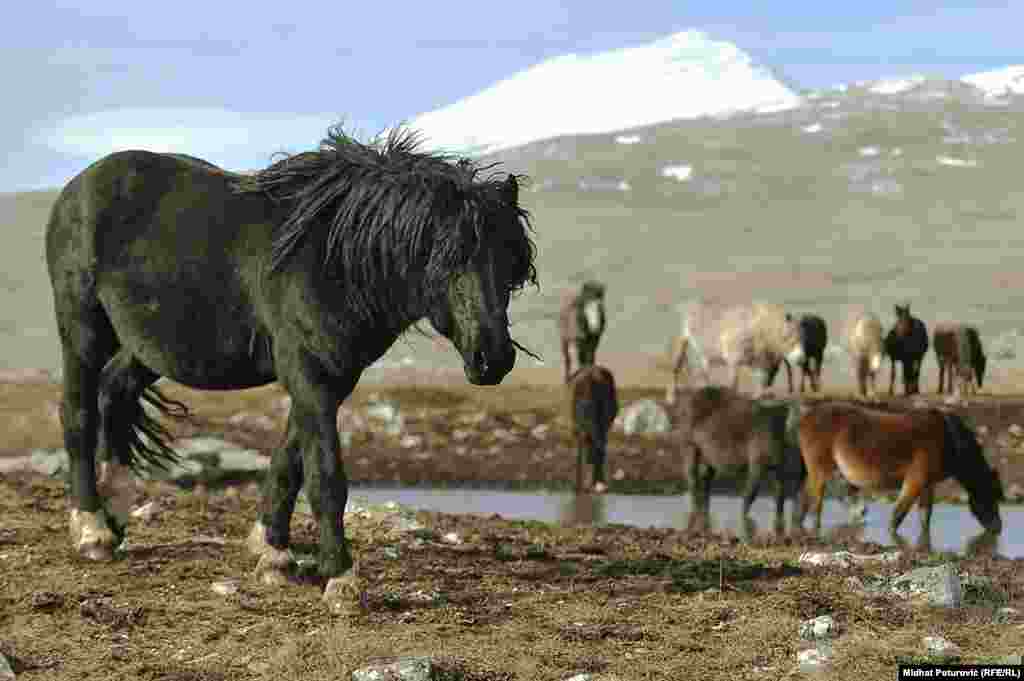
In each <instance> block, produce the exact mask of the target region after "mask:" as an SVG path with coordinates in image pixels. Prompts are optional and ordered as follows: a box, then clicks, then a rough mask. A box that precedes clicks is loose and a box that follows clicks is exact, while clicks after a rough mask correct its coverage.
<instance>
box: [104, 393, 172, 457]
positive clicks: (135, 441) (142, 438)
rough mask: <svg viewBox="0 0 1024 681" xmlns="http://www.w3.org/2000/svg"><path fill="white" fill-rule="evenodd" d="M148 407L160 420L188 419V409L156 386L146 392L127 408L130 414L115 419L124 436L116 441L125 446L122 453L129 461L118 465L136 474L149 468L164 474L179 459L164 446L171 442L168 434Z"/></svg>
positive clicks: (170, 436)
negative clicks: (154, 468) (130, 468)
mask: <svg viewBox="0 0 1024 681" xmlns="http://www.w3.org/2000/svg"><path fill="white" fill-rule="evenodd" d="M147 405H148V406H150V407H152V408H153V409H155V410H156V411H157V412H158V413H159V414H161V415H163V416H168V417H171V418H175V419H185V418H188V416H189V411H188V407H187V406H185V404H183V403H182V402H179V401H177V400H172V399H170V398H168V397H166V396H165V395H164V394H163V393H161V392H160V390H159V389H157V388H156V387H155V386H149V387H148V388H146V390H145V391H144V392H143V393H142V398H141V399H140V400H138V401H136V402H133V403H132V404H131V406H129V407H128V409H130V410H131V413H129V414H124V415H122V418H119V419H116V421H117V422H118V423H120V424H121V426H120V427H121V428H123V433H121V437H120V438H117V439H116V440H115V441H117V442H123V443H125V444H126V445H127V446H126V447H124V449H123V450H122V451H123V452H125V453H126V454H127V456H128V457H129V460H128V461H121V463H124V464H128V465H130V466H131V467H132V468H133V469H136V470H140V469H143V468H146V467H150V466H153V467H157V468H160V469H163V470H167V469H168V468H169V467H170V466H171V465H172V464H174V463H176V462H177V461H178V460H179V459H180V457H179V456H178V454H177V452H175V451H174V449H172V448H171V446H170V445H168V444H167V442H168V440H170V439H171V438H172V435H171V433H170V431H168V430H167V428H166V427H165V426H164V425H163V424H162V423H160V421H159V420H157V418H156V416H154V415H153V414H152V413H150V412H148V411H147V410H146V406H147Z"/></svg>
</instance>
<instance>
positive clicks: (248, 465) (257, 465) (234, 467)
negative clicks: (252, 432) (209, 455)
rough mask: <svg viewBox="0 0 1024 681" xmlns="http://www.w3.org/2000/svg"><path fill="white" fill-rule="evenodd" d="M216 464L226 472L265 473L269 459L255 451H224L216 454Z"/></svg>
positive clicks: (268, 466) (268, 465)
mask: <svg viewBox="0 0 1024 681" xmlns="http://www.w3.org/2000/svg"><path fill="white" fill-rule="evenodd" d="M217 463H218V464H219V465H220V467H221V468H222V469H224V470H226V471H265V470H266V469H268V468H270V457H269V456H265V455H263V454H260V453H259V452H258V451H256V450H255V449H225V450H223V451H221V452H219V453H218V455H217Z"/></svg>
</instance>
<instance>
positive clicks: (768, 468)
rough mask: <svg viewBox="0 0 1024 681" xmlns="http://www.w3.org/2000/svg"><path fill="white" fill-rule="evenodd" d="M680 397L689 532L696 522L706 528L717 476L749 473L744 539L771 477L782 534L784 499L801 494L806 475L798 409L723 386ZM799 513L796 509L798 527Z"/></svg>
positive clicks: (678, 409)
mask: <svg viewBox="0 0 1024 681" xmlns="http://www.w3.org/2000/svg"><path fill="white" fill-rule="evenodd" d="M678 398H679V399H678V401H677V403H676V413H677V416H678V423H679V428H680V431H681V433H682V437H681V442H680V445H681V450H682V451H681V453H682V455H683V456H684V457H685V456H686V455H687V454H688V453H689V452H692V456H691V458H690V467H689V483H690V490H691V491H690V495H691V498H692V500H693V504H692V509H693V510H692V511H691V514H690V528H691V529H692V528H693V527H694V526H695V524H697V522H698V521H700V523H701V524H702V525H703V526H706V524H707V519H708V511H709V505H710V493H711V481H712V479H713V478H714V477H715V474H716V473H731V474H742V473H744V472H745V473H746V480H747V482H746V487H745V488H744V492H743V521H744V524H743V534H744V535H749V533H750V523H749V517H750V507H751V506H752V505H753V503H754V500H755V499H756V498H757V491H758V489H759V487H760V486H761V483H762V482H763V481H764V480H765V478H766V477H768V475H769V474H770V475H771V476H772V477H773V478H775V481H776V487H775V531H776V533H779V534H781V533H782V531H783V530H784V529H785V522H784V520H783V513H784V508H785V503H786V497H787V496H793V497H795V496H796V495H797V494H798V493H799V491H800V484H801V483H802V482H803V479H804V475H805V473H804V464H803V461H802V459H801V458H800V450H799V449H798V447H797V442H796V437H795V432H794V431H795V425H796V423H797V421H798V416H799V407H798V406H797V405H796V404H789V403H787V402H783V401H767V400H760V401H759V400H753V399H751V398H749V397H746V396H744V395H742V394H740V393H738V392H736V391H734V390H730V389H729V388H725V387H721V386H705V387H703V388H699V389H697V390H693V391H690V390H685V391H679V393H678ZM799 510H800V509H799V508H798V506H797V505H796V504H794V509H793V511H794V513H793V522H794V525H795V524H796V522H797V520H798V518H799V515H798V513H799Z"/></svg>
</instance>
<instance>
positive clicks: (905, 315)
mask: <svg viewBox="0 0 1024 681" xmlns="http://www.w3.org/2000/svg"><path fill="white" fill-rule="evenodd" d="M893 310H894V311H895V312H896V325H895V327H894V328H895V329H896V333H897V334H898V335H900V336H906V335H909V334H910V331H911V329H912V327H913V317H911V316H910V303H907V304H906V305H894V306H893Z"/></svg>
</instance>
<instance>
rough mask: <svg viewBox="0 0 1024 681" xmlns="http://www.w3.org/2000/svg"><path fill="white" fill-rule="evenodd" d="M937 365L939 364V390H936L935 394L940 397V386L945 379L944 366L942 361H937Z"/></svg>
mask: <svg viewBox="0 0 1024 681" xmlns="http://www.w3.org/2000/svg"><path fill="white" fill-rule="evenodd" d="M938 364H939V389H938V391H937V393H936V394H938V395H941V394H942V387H943V386H942V383H943V379H944V378H945V377H946V364H945V362H943V361H942V360H939V362H938Z"/></svg>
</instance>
